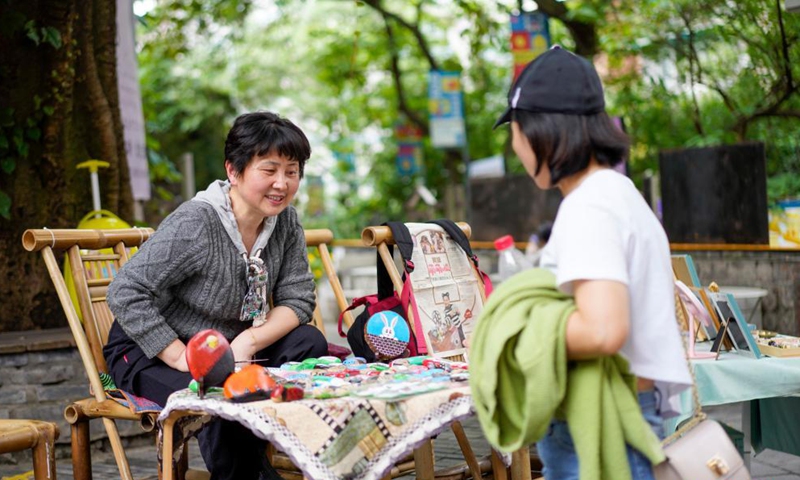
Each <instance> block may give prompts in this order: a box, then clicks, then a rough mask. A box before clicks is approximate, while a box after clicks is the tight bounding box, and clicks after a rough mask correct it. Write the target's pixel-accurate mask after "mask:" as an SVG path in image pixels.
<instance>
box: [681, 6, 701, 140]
mask: <svg viewBox="0 0 800 480" xmlns="http://www.w3.org/2000/svg"><path fill="white" fill-rule="evenodd" d="M680 17H681V20H683V24H684V26H685V27H686V29H687V30H688V31H689V46H688V47H689V48H688V55H687V56H688V57H689V83H690V85H689V87H690V88H689V90H690V91H691V92H692V110H693V112H692V113H693V115H692V123H694V128H695V130H697V133H698V134H700V135H705V131H704V130H703V123H702V122H701V121H700V105H699V103H698V102H697V92H695V89H694V87H695V83H699V82H700V81H702V70H701V69H700V68H699V63H700V62H699V60H698V58H697V51H696V50H695V48H694V37H695V33H694V30H692V24H691V21H690V18H689V17H690V13H689V12H687V11H686V10H681V12H680ZM695 64H697V65H698V68H697V74H698V78H697V82H696V81H695Z"/></svg>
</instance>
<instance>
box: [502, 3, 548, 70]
mask: <svg viewBox="0 0 800 480" xmlns="http://www.w3.org/2000/svg"><path fill="white" fill-rule="evenodd" d="M547 19H548V17H547V15H545V14H544V13H541V12H528V13H522V14H520V15H511V56H512V57H513V58H514V80H516V79H517V77H518V76H519V74H520V73H521V72H522V69H523V68H525V65H527V64H529V63H530V62H531V61H532V60H533V59H534V58H536V57H537V56H539V54H540V53H543V52H545V51H547V49H548V48H550V26H549V23H548V21H547Z"/></svg>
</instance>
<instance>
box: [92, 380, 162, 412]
mask: <svg viewBox="0 0 800 480" xmlns="http://www.w3.org/2000/svg"><path fill="white" fill-rule="evenodd" d="M100 383H102V384H103V390H104V391H105V393H106V398H108V399H109V400H114V401H115V402H117V403H119V404H120V405H122V406H123V407H127V408H129V409H130V411H131V412H133V413H158V412H160V411H161V405H159V404H157V403H156V402H153V401H152V400H148V399H146V398H144V397H139V396H136V395H134V394H132V393H129V392H126V391H125V390H120V389H119V388H117V385H116V384H115V383H114V380H113V379H112V378H111V375H109V374H107V373H104V372H100ZM89 392H90V393H91V394H92V395H94V392H92V389H91V387H90V388H89Z"/></svg>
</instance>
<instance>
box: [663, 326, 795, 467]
mask: <svg viewBox="0 0 800 480" xmlns="http://www.w3.org/2000/svg"><path fill="white" fill-rule="evenodd" d="M708 349H709V346H708V342H706V343H704V344H698V345H697V350H698V351H708ZM692 367H693V368H694V371H695V377H696V379H697V387H698V391H699V393H700V402H701V403H702V404H703V406H711V405H723V404H729V403H740V402H742V430H743V433H744V460H745V463H746V464H747V466H748V468H749V463H750V455H751V453H752V450H751V449H752V448H753V447H754V448H756V449H757V451H761V450H762V449H763V448H772V449H774V450H780V451H783V452H787V453H794V454H798V453H800V421H797V420H791V418H794V417H796V416H797V415H798V414H797V412H798V410H797V408H796V407H797V406H798V405H800V398H797V397H793V396H795V395H800V357H761V358H760V359H758V360H756V359H753V358H749V357H745V356H743V355H739V354H737V353H732V352H723V353H721V354H720V355H719V359H717V360H714V359H695V360H692ZM680 401H681V412H682V414H681V415H680V416H679V417H675V418H671V419H669V420H667V421H666V422H665V428H666V431H667V432H671V431H674V429H675V428H676V426H677V425H678V424H679V423H680V422H681V421H683V420H684V419H686V418H689V417H690V416H691V413H692V394H691V390H686V391H684V393H683V394H682V395H681V398H680ZM792 407H795V408H794V409H793V410H792ZM781 412H783V413H781ZM789 414H790V415H791V416H785V415H789Z"/></svg>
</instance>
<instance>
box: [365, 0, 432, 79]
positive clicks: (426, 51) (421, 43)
mask: <svg viewBox="0 0 800 480" xmlns="http://www.w3.org/2000/svg"><path fill="white" fill-rule="evenodd" d="M364 4H365V5H369V6H370V7H372V8H373V9H375V10H376V11H378V12H379V13H380V14H381V15H382V16H383V17H384V18H391V19H392V20H394V21H395V22H397V23H399V24H400V25H401V26H402V27H403V28H405V29H407V30H408V31H409V32H411V34H412V35H414V38H416V39H417V46H418V47H419V49H420V51H422V55H423V56H424V57H425V58H426V59H427V60H428V64H430V67H431V70H439V63H438V62H437V61H436V59H435V58H433V55H431V51H430V48H428V42H427V41H426V40H425V37H423V36H422V32H420V30H419V26H418V25H416V24H414V25H412V24H410V23H408V22H407V21H405V20H404V19H403V18H402V17H400V16H399V15H397V14H396V13H392V12H390V11H388V10H386V9H385V8H383V6H382V5H381V0H364Z"/></svg>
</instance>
